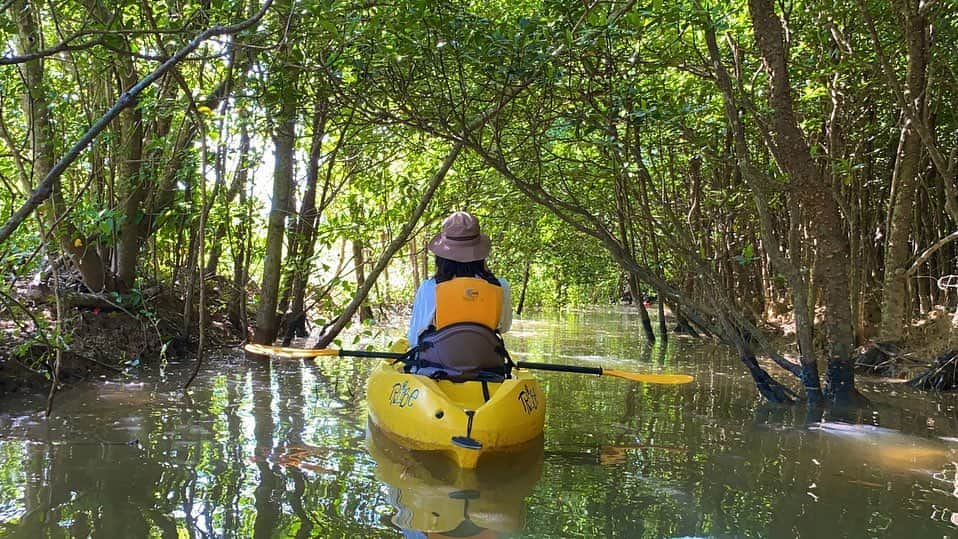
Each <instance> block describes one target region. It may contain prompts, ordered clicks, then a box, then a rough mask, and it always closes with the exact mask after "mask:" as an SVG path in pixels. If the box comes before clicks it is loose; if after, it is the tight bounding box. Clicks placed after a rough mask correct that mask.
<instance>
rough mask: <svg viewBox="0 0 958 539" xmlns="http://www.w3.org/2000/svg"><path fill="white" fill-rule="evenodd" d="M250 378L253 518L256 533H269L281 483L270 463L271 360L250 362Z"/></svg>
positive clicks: (254, 533) (276, 514) (271, 417)
mask: <svg viewBox="0 0 958 539" xmlns="http://www.w3.org/2000/svg"><path fill="white" fill-rule="evenodd" d="M250 378H251V379H252V382H253V388H252V389H253V410H252V412H253V420H254V424H253V437H254V438H255V440H256V450H255V451H256V469H257V470H258V472H259V483H258V484H257V486H256V490H255V491H254V493H253V497H254V500H255V501H254V503H255V507H256V519H255V521H254V524H253V535H254V536H255V537H269V536H270V535H271V534H272V532H273V529H274V528H275V527H276V524H277V519H278V513H279V498H280V497H279V495H278V494H279V493H278V492H277V490H279V488H280V487H281V485H282V481H280V477H278V473H277V472H274V470H273V469H272V467H271V466H270V456H271V455H272V451H273V430H274V429H275V426H274V424H273V384H272V371H271V363H270V362H268V361H263V362H253V363H252V364H251V365H250Z"/></svg>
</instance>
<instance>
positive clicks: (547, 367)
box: [516, 361, 602, 376]
mask: <svg viewBox="0 0 958 539" xmlns="http://www.w3.org/2000/svg"><path fill="white" fill-rule="evenodd" d="M516 367H519V368H520V369H531V370H540V371H557V372H576V373H580V374H596V375H598V376H602V369H601V368H600V367H579V366H576V365H552V364H549V363H532V362H529V361H517V362H516Z"/></svg>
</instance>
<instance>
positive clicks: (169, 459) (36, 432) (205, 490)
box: [0, 310, 958, 538]
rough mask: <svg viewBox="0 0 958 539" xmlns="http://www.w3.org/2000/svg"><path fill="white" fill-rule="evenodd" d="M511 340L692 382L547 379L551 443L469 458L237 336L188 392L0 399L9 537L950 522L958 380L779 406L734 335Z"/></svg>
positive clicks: (528, 335) (873, 530) (731, 531)
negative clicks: (381, 423) (369, 421)
mask: <svg viewBox="0 0 958 539" xmlns="http://www.w3.org/2000/svg"><path fill="white" fill-rule="evenodd" d="M397 333H398V332H397ZM393 336H395V335H393ZM506 338H507V343H508V344H509V346H510V349H511V350H512V351H513V355H514V356H515V357H516V358H517V359H526V360H535V361H546V362H552V363H566V364H576V365H586V366H599V365H601V366H604V367H609V368H616V369H621V370H632V371H637V372H653V373H688V374H692V375H694V376H695V382H693V383H692V384H689V385H685V386H665V385H652V384H637V383H633V382H628V381H625V380H621V379H616V378H608V377H595V376H589V375H578V374H563V373H545V372H542V373H539V379H540V381H541V383H542V386H543V389H544V390H545V392H546V395H547V399H548V411H547V416H546V427H545V437H544V440H543V442H542V444H541V446H534V447H532V448H530V449H529V450H528V451H526V452H523V453H522V454H518V455H514V456H513V457H511V458H509V459H506V460H504V461H503V462H498V463H494V462H493V463H489V464H490V466H489V467H488V469H483V468H480V470H479V472H478V473H467V472H462V471H459V470H456V469H454V468H452V467H451V466H448V465H446V463H445V462H442V461H436V460H434V459H427V458H424V457H418V456H415V455H410V454H409V453H407V452H405V451H404V450H402V448H397V447H394V446H392V445H391V444H389V443H388V442H387V441H385V440H382V439H381V437H379V436H375V435H374V434H372V433H369V432H368V429H367V425H366V405H365V389H364V386H365V379H366V375H367V373H368V372H369V370H370V369H371V368H372V366H373V364H372V362H371V361H369V360H354V359H353V360H351V359H320V360H317V361H316V362H315V363H313V362H306V361H302V360H281V359H274V360H272V361H271V362H256V361H247V360H246V359H244V358H243V354H242V353H240V352H238V351H237V352H236V353H234V354H228V353H227V354H224V355H222V356H220V357H217V358H214V359H212V360H210V361H209V362H208V363H207V365H206V366H205V367H204V368H203V369H202V370H201V371H200V374H199V376H198V377H197V379H196V381H195V382H194V384H193V386H192V387H191V388H190V390H189V391H188V392H187V393H184V392H183V391H182V389H181V388H182V385H183V383H184V382H185V380H186V378H187V377H188V375H189V371H190V370H191V369H190V366H189V365H169V366H167V367H166V368H165V369H160V368H150V369H148V368H141V369H140V370H138V371H136V372H135V373H132V374H131V375H130V377H129V378H128V379H117V380H109V381H98V382H95V383H89V384H85V385H82V386H80V387H74V388H71V389H69V390H66V391H64V392H62V393H61V394H59V395H58V397H57V404H56V407H55V413H54V416H53V417H52V418H50V419H49V420H47V419H44V418H43V415H42V412H40V413H38V412H37V410H41V409H42V408H43V406H44V401H43V399H41V398H36V399H33V398H29V399H24V398H20V399H18V400H7V401H3V402H0V537H23V538H34V537H88V536H92V537H110V538H112V537H123V538H126V537H191V538H192V537H403V536H405V537H412V538H420V537H422V538H424V537H629V538H632V537H651V538H658V537H787V538H792V537H803V538H812V537H907V538H921V537H958V418H956V407H958V395H954V394H927V393H924V392H918V391H915V390H912V389H911V388H909V387H908V386H907V385H905V384H900V383H897V384H896V383H892V382H889V381H869V380H868V379H861V378H860V379H859V382H858V383H859V386H860V387H861V388H862V389H863V391H864V392H865V394H866V395H867V396H868V397H869V398H870V399H871V400H872V404H873V406H872V408H871V409H869V410H865V411H859V412H855V413H854V414H851V415H846V416H845V417H835V416H834V415H830V414H826V415H825V416H824V417H816V416H811V415H810V414H808V411H807V409H806V408H805V407H804V406H794V407H775V406H770V405H767V404H764V403H763V402H762V399H761V398H760V397H759V396H758V394H757V392H756V390H755V388H754V386H753V385H752V382H751V380H750V378H749V377H748V374H747V372H746V370H745V368H744V367H743V366H742V365H741V364H740V363H739V362H738V360H737V359H736V358H735V357H734V356H733V355H732V354H730V353H729V351H728V350H727V349H725V348H723V347H720V346H716V345H713V344H703V343H702V342H701V341H696V340H691V339H685V338H672V339H671V340H670V341H669V342H668V343H667V345H664V346H663V345H661V344H656V345H655V346H648V345H647V344H646V342H645V341H644V339H643V338H642V336H641V329H640V325H639V321H638V317H637V316H636V315H634V314H632V313H629V312H626V311H624V310H583V311H573V312H568V311H564V312H561V313H544V314H536V315H530V316H527V317H524V318H523V319H521V320H517V321H516V323H515V325H514V328H513V332H511V333H510V334H507V335H506ZM380 339H382V341H380V342H384V341H385V339H387V336H381V337H380ZM383 346H384V345H383ZM780 379H784V377H780Z"/></svg>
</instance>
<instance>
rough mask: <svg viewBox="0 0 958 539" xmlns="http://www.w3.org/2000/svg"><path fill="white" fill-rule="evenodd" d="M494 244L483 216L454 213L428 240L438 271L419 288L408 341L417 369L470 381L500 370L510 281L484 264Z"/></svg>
mask: <svg viewBox="0 0 958 539" xmlns="http://www.w3.org/2000/svg"><path fill="white" fill-rule="evenodd" d="M491 245H492V242H491V240H490V239H489V236H487V235H486V234H483V233H482V232H481V231H480V229H479V220H478V219H476V218H475V217H474V216H472V215H470V214H468V213H466V212H461V211H460V212H455V213H453V214H452V215H450V216H449V217H447V218H446V219H445V220H444V221H443V223H442V230H441V231H440V233H439V234H437V235H436V236H435V237H434V238H433V239H432V241H430V242H429V250H430V251H432V252H433V254H435V255H436V275H435V276H434V277H433V278H432V279H427V280H426V281H424V282H423V283H422V285H420V287H419V290H417V291H416V299H415V301H414V302H413V308H412V319H411V320H410V323H409V333H408V335H407V339H408V341H409V346H410V347H411V348H413V349H414V350H415V351H416V358H417V361H416V365H415V367H414V368H415V369H416V372H417V373H419V374H423V375H426V376H431V377H433V378H449V379H452V380H470V379H475V378H477V377H478V376H479V375H480V372H481V371H492V372H493V373H496V372H500V373H501V372H502V369H503V367H504V365H505V358H506V357H507V355H506V351H505V346H504V345H503V343H502V338H501V337H500V335H499V334H500V333H503V332H506V331H508V330H509V327H510V326H511V325H512V298H511V296H510V293H509V284H508V283H507V282H506V280H505V279H500V278H497V277H496V276H495V275H493V274H492V272H491V271H489V268H488V266H486V257H488V256H489V251H490V249H491Z"/></svg>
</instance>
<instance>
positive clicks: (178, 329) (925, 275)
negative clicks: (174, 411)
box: [0, 0, 958, 403]
mask: <svg viewBox="0 0 958 539" xmlns="http://www.w3.org/2000/svg"><path fill="white" fill-rule="evenodd" d="M956 25H958V5H956V4H955V3H954V2H951V1H930V2H928V1H925V2H919V1H917V0H892V1H890V2H885V1H871V0H853V1H835V2H804V1H798V0H794V1H788V2H772V1H771V0H749V1H748V2H705V1H700V0H691V1H678V2H661V1H658V0H651V1H646V2H636V1H598V0H596V1H584V2H553V1H531V2H522V1H520V2H497V1H492V2H430V1H425V0H421V1H406V0H397V1H395V2H389V3H381V2H376V1H366V2H352V1H348V2H340V1H329V2H296V1H293V0H266V1H265V2H264V3H251V2H244V1H232V0H225V1H220V0H205V1H203V2H180V1H177V0H162V1H157V2H126V1H124V0H116V1H104V0H82V1H73V0H66V1H63V2H56V3H54V2H28V1H26V0H6V1H4V2H2V4H0V35H2V42H3V44H4V51H3V56H2V57H0V73H2V76H0V115H2V116H0V192H2V196H0V220H2V222H3V225H2V227H0V270H2V272H3V280H2V282H0V313H2V318H3V319H4V326H3V327H4V329H5V335H6V336H5V337H4V343H5V345H4V347H3V351H2V352H0V365H2V366H4V368H5V369H6V370H7V371H9V370H10V369H7V367H11V368H13V367H15V368H16V369H20V370H23V371H26V372H32V373H37V374H42V375H44V376H45V377H47V378H53V379H54V380H57V377H58V376H59V372H60V365H61V362H66V361H69V362H74V363H77V364H84V365H87V366H88V367H90V368H99V369H107V370H111V369H112V370H115V369H117V368H119V367H120V366H122V364H123V363H124V362H130V361H140V359H141V358H146V357H148V356H149V357H166V356H167V355H168V354H172V353H178V352H184V351H188V350H194V351H195V350H199V351H200V356H202V352H203V351H204V350H206V349H208V348H210V346H211V345H213V346H215V345H222V344H224V343H225V342H226V340H225V339H226V336H227V335H228V334H232V335H234V336H235V338H237V339H247V338H250V339H252V340H254V341H256V342H261V343H270V342H273V341H274V340H275V339H277V338H279V339H281V340H282V339H283V338H284V337H285V336H287V334H290V335H292V334H294V333H295V330H296V329H301V328H300V327H299V326H301V325H302V324H301V322H302V321H303V320H306V321H308V322H310V325H311V326H312V327H313V330H314V333H316V334H320V335H321V336H320V338H319V342H316V343H310V344H311V345H316V346H327V345H329V344H330V343H331V342H333V341H334V340H335V339H336V338H337V336H338V335H339V334H340V332H341V331H342V330H343V329H344V328H345V327H346V326H347V325H348V324H350V323H356V322H361V321H366V320H372V319H383V318H386V317H388V316H389V314H390V313H391V312H392V311H393V310H394V309H395V307H396V306H401V305H405V304H407V303H408V301H409V300H410V298H411V296H412V292H413V290H414V287H415V286H416V284H417V283H418V281H419V280H421V279H422V278H425V277H426V276H428V274H429V272H430V271H431V269H430V266H431V263H430V260H429V257H428V255H427V251H426V250H425V244H426V242H427V241H428V239H429V238H430V237H431V236H432V234H433V233H434V232H435V230H436V229H437V228H438V225H439V222H440V220H441V219H442V218H443V217H444V216H445V215H446V214H448V213H449V212H450V211H453V210H460V209H461V210H468V211H470V212H473V213H475V214H476V215H478V216H479V217H480V219H481V222H482V226H483V230H484V231H485V232H487V233H488V234H490V235H491V236H492V237H493V239H494V254H493V258H492V259H491V260H490V263H491V264H492V266H493V268H494V270H495V271H496V272H497V274H499V275H502V276H504V277H505V278H507V279H509V281H510V282H511V283H512V286H513V289H514V297H515V298H516V299H515V300H514V301H515V303H516V306H517V308H518V309H523V308H529V307H533V306H563V305H583V304H596V303H598V304H603V303H605V304H608V303H618V302H621V301H631V300H635V301H634V304H635V305H636V307H635V308H636V309H638V312H639V313H640V314H641V315H642V317H643V319H644V321H645V328H646V332H645V333H646V337H647V338H648V339H649V340H654V339H656V338H658V339H663V338H668V332H669V331H680V332H683V333H688V334H692V335H694V336H698V337H702V338H706V337H714V338H717V339H719V340H721V341H723V342H725V343H727V344H729V345H731V346H734V347H735V348H736V349H737V351H738V353H739V355H740V356H741V358H742V361H743V364H744V365H745V366H746V368H748V370H749V372H750V373H751V374H752V376H753V378H754V379H755V381H756V385H757V387H758V388H759V390H760V391H761V392H762V394H763V395H764V396H765V397H766V398H768V399H770V400H773V401H777V402H787V401H792V400H794V399H797V398H805V399H808V400H809V401H810V402H813V403H817V402H822V401H825V400H839V401H855V400H857V399H858V398H859V396H858V394H857V391H856V390H855V388H854V371H855V367H856V363H857V364H858V366H859V369H861V368H865V367H876V366H881V367H882V368H887V366H888V365H901V363H902V362H904V361H906V359H907V358H908V357H909V354H907V353H905V352H911V356H910V357H912V358H914V357H916V354H917V356H918V358H919V359H920V360H921V361H922V362H925V363H927V361H930V360H931V359H934V358H935V357H938V356H939V355H940V354H942V353H945V354H944V355H941V356H940V358H939V361H938V363H937V364H936V366H935V369H933V370H932V371H929V373H928V376H926V377H924V378H923V379H922V383H923V384H925V385H926V386H928V387H933V386H934V387H949V386H951V385H953V384H954V382H955V376H954V371H955V363H956V360H955V358H954V356H955V354H954V353H946V352H949V350H953V349H954V348H958V343H955V342H954V341H955V333H956V331H955V327H956V325H958V313H956V304H958V297H956V287H958V277H956V276H955V274H956V273H958V270H956V259H958V248H956V245H958V243H956V242H955V240H956V239H958V184H956V171H958V118H956V115H955V109H954V107H953V106H952V104H953V103H954V102H955V100H956V98H958V95H956V91H958V66H956V61H955V58H954V55H953V53H952V52H949V51H954V50H955V49H956V47H958V43H956V41H958V27H956ZM650 296H651V297H655V298H656V300H657V301H656V303H655V305H656V306H657V308H658V310H659V313H658V317H657V319H658V321H659V324H660V327H659V328H653V326H652V323H651V320H652V318H651V317H649V315H648V312H647V311H646V306H645V305H644V302H643V301H638V300H639V298H646V297H650ZM667 322H668V323H669V327H667V326H666V323H667ZM124 332H126V333H124ZM859 350H864V351H865V353H864V354H860V353H859ZM760 356H761V357H767V358H771V359H772V360H773V361H774V362H775V363H776V364H778V365H779V366H780V367H782V368H783V369H784V370H776V371H774V372H773V374H775V376H781V375H782V374H783V373H784V375H785V376H794V377H795V378H796V379H797V380H798V381H799V382H800V383H799V384H798V385H797V386H796V384H794V383H788V382H786V383H785V384H783V383H780V382H778V381H776V380H775V379H774V378H773V376H772V375H770V374H769V372H772V371H770V370H769V368H767V364H765V363H760V362H759V361H758V359H757V358H758V357H760ZM819 365H821V366H824V370H825V372H824V373H821V374H820V373H819ZM946 367H947V368H950V369H951V370H950V371H946ZM872 370H873V371H874V369H872ZM946 372H951V374H950V375H946ZM949 376H950V377H949ZM823 379H824V384H823V383H822V380H823ZM789 387H800V388H801V389H800V390H799V391H798V392H797V393H796V392H795V391H793V390H792V389H789Z"/></svg>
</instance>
